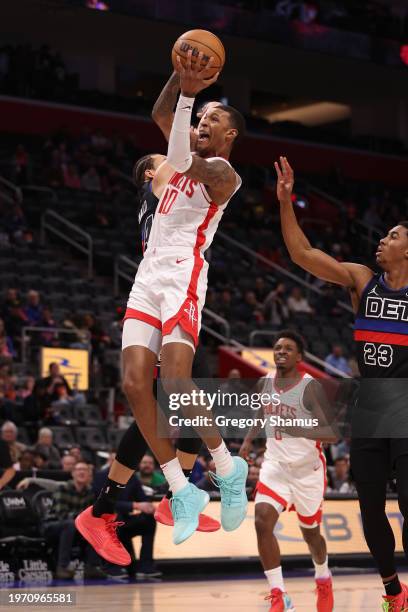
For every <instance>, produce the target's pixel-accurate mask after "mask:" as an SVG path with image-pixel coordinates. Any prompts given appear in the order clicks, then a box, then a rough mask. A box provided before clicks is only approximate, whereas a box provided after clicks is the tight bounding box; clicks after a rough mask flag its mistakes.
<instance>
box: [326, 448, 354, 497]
mask: <svg viewBox="0 0 408 612" xmlns="http://www.w3.org/2000/svg"><path fill="white" fill-rule="evenodd" d="M328 477H329V483H328V487H327V490H328V491H330V492H332V491H333V492H334V491H336V492H337V493H353V492H354V487H353V485H352V484H351V483H350V463H349V460H348V458H347V457H344V456H343V457H337V459H336V460H335V462H334V467H332V468H329V469H328Z"/></svg>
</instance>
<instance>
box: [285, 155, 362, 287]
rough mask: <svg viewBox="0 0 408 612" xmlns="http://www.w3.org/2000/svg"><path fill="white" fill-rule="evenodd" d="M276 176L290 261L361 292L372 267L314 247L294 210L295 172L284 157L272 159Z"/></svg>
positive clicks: (326, 278) (325, 278)
mask: <svg viewBox="0 0 408 612" xmlns="http://www.w3.org/2000/svg"><path fill="white" fill-rule="evenodd" d="M275 170H276V173H277V176H278V180H277V189H276V191H277V197H278V200H279V204H280V218H281V227H282V234H283V239H284V241H285V244H286V247H287V249H288V251H289V255H290V258H291V259H292V261H293V262H294V263H295V264H297V265H298V266H300V267H301V268H303V269H304V270H306V271H307V272H310V274H313V276H317V278H320V279H322V280H325V281H327V282H330V283H336V284H338V285H342V286H343V287H346V288H347V289H349V290H350V291H357V293H358V294H360V293H361V291H362V289H363V287H364V286H365V285H366V284H367V283H368V281H369V280H370V278H371V277H372V276H373V272H372V270H370V269H369V268H367V267H366V266H362V265H360V264H354V263H341V262H339V261H337V259H335V258H334V257H331V256H330V255H328V254H327V253H325V252H324V251H321V250H320V249H315V248H314V247H312V245H311V244H310V242H309V240H308V239H307V237H306V236H305V234H304V232H303V230H302V228H301V227H300V225H299V223H298V222H297V219H296V214H295V211H294V209H293V203H292V192H293V185H294V174H293V170H292V168H291V167H290V164H289V162H288V160H287V159H286V157H281V158H280V164H278V162H275Z"/></svg>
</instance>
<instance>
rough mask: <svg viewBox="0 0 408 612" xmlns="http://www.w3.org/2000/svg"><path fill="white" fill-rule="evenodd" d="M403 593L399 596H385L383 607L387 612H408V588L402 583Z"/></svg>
mask: <svg viewBox="0 0 408 612" xmlns="http://www.w3.org/2000/svg"><path fill="white" fill-rule="evenodd" d="M401 587H402V590H401V593H399V594H398V595H383V600H384V603H383V605H382V607H383V610H384V611H385V612H407V611H408V586H407V585H406V584H403V583H402V582H401Z"/></svg>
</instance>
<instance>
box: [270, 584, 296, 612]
mask: <svg viewBox="0 0 408 612" xmlns="http://www.w3.org/2000/svg"><path fill="white" fill-rule="evenodd" d="M265 599H266V600H269V601H270V602H271V607H270V608H269V612H295V607H294V605H293V603H292V600H291V598H290V597H289V595H288V594H287V593H283V591H281V590H280V589H272V590H271V592H270V594H269V595H268V596H267V597H265Z"/></svg>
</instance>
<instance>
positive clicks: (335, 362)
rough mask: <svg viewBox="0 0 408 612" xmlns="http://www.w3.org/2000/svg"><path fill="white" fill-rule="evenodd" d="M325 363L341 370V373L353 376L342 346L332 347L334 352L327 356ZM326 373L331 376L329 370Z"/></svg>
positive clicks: (335, 345)
mask: <svg viewBox="0 0 408 612" xmlns="http://www.w3.org/2000/svg"><path fill="white" fill-rule="evenodd" d="M324 361H325V363H327V364H328V365H330V366H332V367H333V368H336V369H337V370H340V372H343V373H344V374H347V375H348V376H351V368H350V366H349V364H348V361H347V359H346V358H345V357H344V354H343V347H342V346H341V345H340V344H334V345H333V346H332V352H331V353H330V355H327V357H326V359H325V360H324ZM326 372H327V373H328V374H331V372H330V369H329V368H327V369H326Z"/></svg>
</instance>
